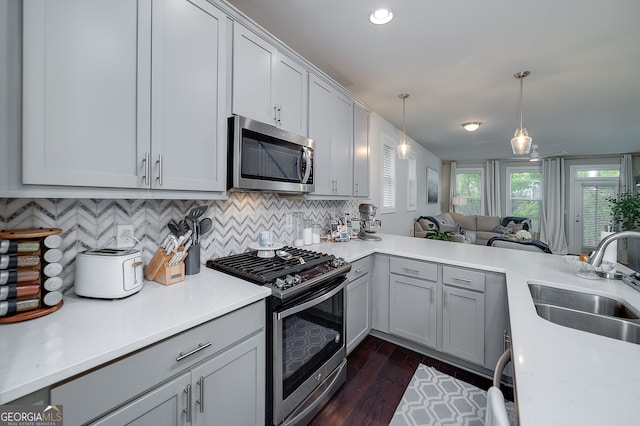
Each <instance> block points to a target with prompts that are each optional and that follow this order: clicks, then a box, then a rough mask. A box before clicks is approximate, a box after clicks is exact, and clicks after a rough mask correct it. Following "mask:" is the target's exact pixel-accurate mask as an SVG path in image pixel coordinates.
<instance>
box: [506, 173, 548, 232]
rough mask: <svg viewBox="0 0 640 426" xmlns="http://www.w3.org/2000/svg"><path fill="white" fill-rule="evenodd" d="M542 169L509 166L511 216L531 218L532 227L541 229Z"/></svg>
mask: <svg viewBox="0 0 640 426" xmlns="http://www.w3.org/2000/svg"><path fill="white" fill-rule="evenodd" d="M540 203H541V186H540V169H539V168H538V167H507V211H508V212H509V215H511V216H521V217H528V218H531V228H532V230H534V231H539V230H540Z"/></svg>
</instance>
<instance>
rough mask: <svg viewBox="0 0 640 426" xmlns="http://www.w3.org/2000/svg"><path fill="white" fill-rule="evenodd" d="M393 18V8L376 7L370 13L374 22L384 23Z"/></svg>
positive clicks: (370, 18)
mask: <svg viewBox="0 0 640 426" xmlns="http://www.w3.org/2000/svg"><path fill="white" fill-rule="evenodd" d="M392 19H393V11H392V10H391V9H384V8H381V9H376V10H374V11H373V12H371V15H369V21H371V23H372V24H376V25H383V24H386V23H389V22H391V20H392Z"/></svg>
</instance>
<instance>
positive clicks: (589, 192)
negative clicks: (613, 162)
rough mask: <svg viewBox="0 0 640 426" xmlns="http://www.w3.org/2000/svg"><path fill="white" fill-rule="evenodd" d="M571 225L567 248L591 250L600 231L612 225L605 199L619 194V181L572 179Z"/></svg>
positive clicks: (581, 251) (597, 240)
mask: <svg viewBox="0 0 640 426" xmlns="http://www.w3.org/2000/svg"><path fill="white" fill-rule="evenodd" d="M572 190H573V196H572V197H571V199H572V200H573V206H572V207H573V209H572V210H573V224H572V226H570V230H571V231H572V232H570V242H569V251H570V252H571V253H575V254H578V253H591V252H592V251H593V250H594V249H595V248H596V247H597V246H598V243H599V242H600V231H604V230H605V226H606V225H609V224H611V210H610V206H609V202H608V201H607V199H608V198H609V197H615V196H616V195H617V194H618V182H617V181H612V180H604V179H603V180H592V179H588V180H579V179H577V180H575V181H574V184H573V188H572Z"/></svg>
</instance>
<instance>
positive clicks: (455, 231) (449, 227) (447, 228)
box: [440, 223, 461, 234]
mask: <svg viewBox="0 0 640 426" xmlns="http://www.w3.org/2000/svg"><path fill="white" fill-rule="evenodd" d="M447 231H449V232H451V233H452V234H460V233H461V232H460V225H458V224H455V225H449V224H448V223H441V224H440V232H447Z"/></svg>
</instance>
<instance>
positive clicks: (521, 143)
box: [511, 128, 532, 155]
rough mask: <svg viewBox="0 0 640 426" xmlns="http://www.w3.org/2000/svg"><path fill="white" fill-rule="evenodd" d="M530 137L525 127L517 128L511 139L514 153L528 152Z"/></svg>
mask: <svg viewBox="0 0 640 426" xmlns="http://www.w3.org/2000/svg"><path fill="white" fill-rule="evenodd" d="M531 140H532V139H531V138H530V137H529V133H527V129H524V128H523V129H517V130H516V133H515V134H514V135H513V139H511V149H512V150H513V153H514V154H515V155H522V154H528V153H529V151H530V150H531Z"/></svg>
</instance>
